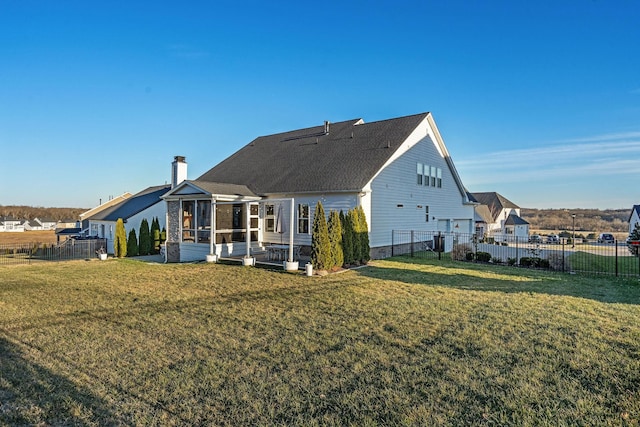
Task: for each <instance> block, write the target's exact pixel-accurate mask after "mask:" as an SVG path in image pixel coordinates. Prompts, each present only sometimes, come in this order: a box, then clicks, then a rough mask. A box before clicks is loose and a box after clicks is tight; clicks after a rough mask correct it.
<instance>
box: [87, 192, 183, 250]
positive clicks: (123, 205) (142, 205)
mask: <svg viewBox="0 0 640 427" xmlns="http://www.w3.org/2000/svg"><path fill="white" fill-rule="evenodd" d="M170 188H171V187H170V186H169V185H162V186H156V187H149V188H147V189H145V190H142V191H141V192H139V193H137V194H134V195H133V196H130V197H127V198H125V199H124V200H122V201H120V202H119V203H116V204H113V205H110V206H109V207H107V208H106V209H102V210H100V211H98V212H97V213H95V214H94V215H92V216H86V215H85V216H84V219H83V224H84V227H85V229H84V234H85V235H87V236H92V237H98V238H104V239H107V248H106V249H107V252H108V253H113V240H114V237H115V230H116V222H117V221H118V219H119V218H122V220H123V221H124V225H125V230H126V233H127V237H128V236H129V232H130V231H131V230H135V231H136V236H137V237H140V236H139V234H140V224H141V223H142V220H143V219H146V220H147V222H148V223H149V225H151V221H153V219H154V218H158V222H159V224H160V229H162V228H164V227H166V213H167V210H166V204H165V202H164V201H163V200H162V199H161V196H162V195H163V194H165V193H166V192H167V191H169V189H170Z"/></svg>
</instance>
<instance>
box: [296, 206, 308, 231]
mask: <svg viewBox="0 0 640 427" xmlns="http://www.w3.org/2000/svg"><path fill="white" fill-rule="evenodd" d="M298 233H300V234H309V205H308V204H303V203H300V204H298Z"/></svg>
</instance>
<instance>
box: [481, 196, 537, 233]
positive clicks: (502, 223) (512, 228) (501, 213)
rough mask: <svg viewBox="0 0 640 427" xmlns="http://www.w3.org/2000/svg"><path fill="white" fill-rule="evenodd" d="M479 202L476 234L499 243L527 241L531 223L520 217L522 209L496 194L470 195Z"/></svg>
mask: <svg viewBox="0 0 640 427" xmlns="http://www.w3.org/2000/svg"><path fill="white" fill-rule="evenodd" d="M470 198H471V200H474V201H476V202H478V205H477V206H476V209H475V232H476V234H478V235H480V236H483V237H492V238H494V239H496V240H497V241H509V240H514V238H517V239H527V238H528V237H529V223H528V222H527V221H525V220H524V219H522V218H521V217H520V207H519V206H518V205H516V204H515V203H513V202H512V201H510V200H509V199H507V198H506V197H504V196H502V195H501V194H499V193H496V192H485V193H470Z"/></svg>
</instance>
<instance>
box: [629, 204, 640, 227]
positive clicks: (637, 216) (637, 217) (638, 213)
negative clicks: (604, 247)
mask: <svg viewBox="0 0 640 427" xmlns="http://www.w3.org/2000/svg"><path fill="white" fill-rule="evenodd" d="M636 224H640V205H633V207H632V208H631V214H630V215H629V234H631V232H632V231H633V229H634V228H635V226H636Z"/></svg>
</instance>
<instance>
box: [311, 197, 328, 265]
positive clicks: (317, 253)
mask: <svg viewBox="0 0 640 427" xmlns="http://www.w3.org/2000/svg"><path fill="white" fill-rule="evenodd" d="M311 263H312V264H313V268H315V269H316V270H329V269H331V268H332V267H333V265H331V244H330V243H329V228H328V226H327V218H326V217H325V216H324V208H323V207H322V203H321V202H320V201H318V203H317V204H316V211H315V214H314V217H313V231H312V234H311Z"/></svg>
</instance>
